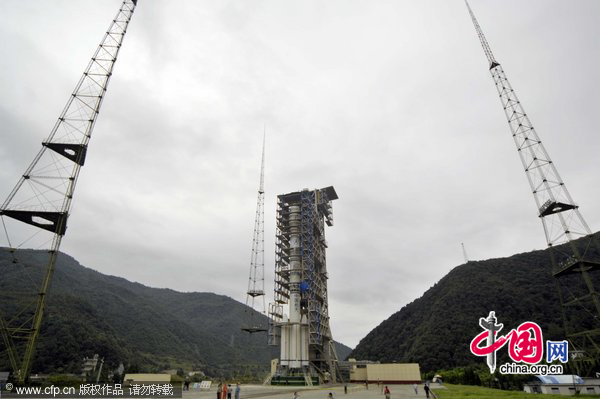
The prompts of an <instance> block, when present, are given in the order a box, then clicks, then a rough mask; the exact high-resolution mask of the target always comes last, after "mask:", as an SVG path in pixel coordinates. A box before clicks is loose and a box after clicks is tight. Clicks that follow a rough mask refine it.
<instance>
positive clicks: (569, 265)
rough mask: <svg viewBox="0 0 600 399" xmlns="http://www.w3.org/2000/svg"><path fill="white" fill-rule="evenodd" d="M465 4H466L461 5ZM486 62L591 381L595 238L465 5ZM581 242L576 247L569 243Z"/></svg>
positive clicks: (597, 328) (596, 355) (597, 317)
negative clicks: (529, 188) (530, 191)
mask: <svg viewBox="0 0 600 399" xmlns="http://www.w3.org/2000/svg"><path fill="white" fill-rule="evenodd" d="M465 2H466V1H465ZM466 5H467V8H468V10H469V14H470V15H471V19H472V21H473V24H474V26H475V30H476V31H477V35H478V36H479V39H480V41H481V45H482V47H483V51H484V53H485V55H486V57H487V60H488V62H489V70H490V73H491V75H492V78H493V80H494V84H495V85H496V89H497V91H498V95H499V97H500V101H501V103H502V107H503V109H504V113H505V115H506V119H507V120H508V124H509V126H510V130H511V133H512V136H513V139H514V142H515V144H516V146H517V151H518V153H519V157H520V158H521V162H522V164H523V168H524V169H525V174H526V175H527V179H528V181H529V185H530V187H531V190H532V193H533V197H534V199H535V203H536V209H537V212H538V217H539V218H540V220H541V221H542V225H543V228H544V234H545V236H546V242H547V244H548V247H550V248H551V251H550V252H551V261H552V269H553V270H552V274H553V276H554V277H555V278H556V282H557V286H558V293H559V297H560V301H561V307H562V316H563V321H564V325H565V330H566V334H567V339H568V340H569V342H570V344H571V345H570V346H571V349H570V352H571V355H572V361H574V363H575V364H576V365H577V368H578V370H577V372H578V373H583V375H591V373H592V371H593V369H594V367H596V366H597V365H598V361H599V359H600V300H599V298H598V292H597V291H596V289H595V288H594V284H593V281H592V277H591V275H592V273H594V272H596V271H598V270H599V269H600V263H599V262H598V259H597V254H596V253H595V251H596V245H597V243H596V242H595V241H596V240H595V238H594V236H593V235H592V231H591V230H590V228H589V227H588V225H587V223H586V222H585V220H584V219H583V216H582V215H581V213H580V211H579V207H578V206H577V204H576V203H575V202H574V201H573V198H572V197H571V195H570V194H569V191H568V190H567V186H566V185H565V183H564V182H563V180H562V179H561V177H560V175H559V174H558V171H557V169H556V166H555V165H554V163H553V162H552V160H551V159H550V156H549V155H548V152H547V151H546V149H545V148H544V145H543V144H542V141H541V140H540V137H539V136H538V134H537V132H536V131H535V129H534V127H533V125H532V123H531V121H530V120H529V117H528V116H527V113H526V112H525V110H524V109H523V106H522V105H521V102H520V101H519V99H518V98H517V95H516V93H515V91H514V89H513V88H512V86H511V84H510V82H509V81H508V78H507V77H506V74H505V73H504V70H503V69H502V66H501V65H500V63H499V62H498V61H497V60H496V58H495V57H494V54H493V53H492V50H491V48H490V46H489V44H488V42H487V40H486V38H485V36H484V35H483V31H482V30H481V27H480V26H479V23H478V22H477V19H476V18H475V15H474V14H473V11H472V10H471V7H470V6H469V4H468V3H466ZM577 239H580V240H579V241H578V243H576V242H575V241H574V240H577Z"/></svg>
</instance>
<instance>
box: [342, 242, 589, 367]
mask: <svg viewBox="0 0 600 399" xmlns="http://www.w3.org/2000/svg"><path fill="white" fill-rule="evenodd" d="M595 235H596V238H598V236H599V233H596V234H595ZM576 244H577V245H580V243H579V242H576ZM581 250H582V251H583V250H584V248H581ZM588 254H589V255H590V256H599V255H600V253H598V252H597V249H596V248H594V249H589V252H588ZM549 264H550V257H549V253H548V250H547V249H546V250H540V251H532V252H527V253H522V254H518V255H513V256H510V257H507V258H498V259H489V260H485V261H470V262H467V263H466V264H463V265H460V266H457V267H455V268H454V269H453V270H452V271H450V273H448V274H447V275H446V276H444V277H443V278H442V279H441V280H440V281H439V282H437V283H436V284H435V285H434V286H433V287H431V288H430V289H429V290H427V291H426V292H425V293H424V294H423V296H422V297H420V298H418V299H416V300H415V301H413V302H411V303H410V304H408V305H406V306H404V307H403V308H402V309H400V311H398V312H396V313H394V314H393V315H392V316H390V317H389V318H388V319H387V320H385V321H383V322H382V323H381V324H380V325H379V326H377V327H376V328H375V329H373V330H372V331H371V332H369V334H367V336H366V337H364V338H363V339H362V340H361V341H360V342H359V344H358V345H357V346H356V348H355V349H354V350H353V351H352V353H351V354H350V355H349V356H350V357H354V358H356V359H363V360H379V361H385V362H390V361H397V362H418V363H419V364H420V366H421V371H422V372H428V371H436V370H440V369H449V368H454V367H463V366H468V365H475V364H477V365H482V364H483V360H481V358H477V357H476V356H474V355H472V354H471V352H470V350H469V344H470V342H471V340H472V339H473V337H475V335H477V334H478V333H479V332H481V329H480V327H479V326H478V322H479V318H480V317H485V316H487V315H488V313H489V312H490V311H492V310H494V311H496V316H497V317H498V322H499V323H504V326H505V329H506V330H507V331H508V330H510V329H512V328H516V327H518V325H519V324H521V323H523V322H525V321H534V322H536V323H538V324H539V325H540V327H541V328H542V331H543V333H544V339H560V340H562V339H565V333H564V331H563V328H562V318H561V310H560V302H559V299H558V294H557V290H556V285H555V284H556V283H555V279H554V278H553V277H552V276H551V274H550V266H549ZM592 279H593V280H594V281H595V286H596V288H598V287H599V286H600V276H598V275H592ZM573 284H580V280H579V279H577V280H573ZM590 320H591V319H590V315H586V314H583V315H582V317H581V324H582V325H583V324H588V323H590ZM503 332H504V330H503ZM504 352H506V351H503V352H502V353H503V354H504ZM500 360H501V358H499V361H500Z"/></svg>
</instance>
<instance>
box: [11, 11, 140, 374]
mask: <svg viewBox="0 0 600 399" xmlns="http://www.w3.org/2000/svg"><path fill="white" fill-rule="evenodd" d="M136 5H137V0H124V1H123V3H122V5H121V6H120V8H119V11H118V12H117V14H116V16H115V18H114V19H113V20H112V22H111V23H110V25H109V28H108V30H107V31H106V33H105V34H104V37H103V39H102V42H101V43H100V45H99V46H98V48H97V49H96V52H95V53H94V55H93V57H92V59H91V60H90V62H89V64H88V65H87V67H86V69H85V72H84V73H83V76H82V77H81V78H80V79H79V82H78V83H77V85H76V86H75V90H74V91H73V93H72V94H71V95H70V96H69V99H68V101H67V104H66V105H65V107H64V109H63V111H62V112H61V114H60V116H59V118H58V120H57V122H56V124H55V125H54V127H53V128H52V130H51V132H50V135H49V136H48V138H47V139H46V140H45V141H44V142H43V143H42V148H41V150H40V151H39V152H38V154H37V155H36V156H35V158H34V160H33V162H31V164H30V165H29V167H28V168H27V170H26V171H25V173H24V174H23V176H22V177H21V178H20V179H19V182H18V183H17V185H16V186H15V187H14V189H13V190H12V191H11V192H10V194H9V195H8V198H7V199H6V200H5V201H4V203H2V205H1V207H0V216H1V219H2V225H3V230H4V232H5V233H6V243H7V248H0V251H2V252H4V255H6V254H7V253H8V256H9V258H10V259H11V261H10V262H4V263H0V267H2V273H3V275H4V276H11V275H12V276H13V277H15V278H16V280H18V281H22V280H21V279H23V280H26V281H27V283H28V284H30V286H29V287H28V288H30V289H32V290H34V291H35V292H34V293H33V295H32V297H33V298H25V297H20V299H22V300H23V302H30V303H29V304H28V305H27V306H25V307H23V308H19V309H16V308H14V309H13V308H8V309H6V308H1V310H2V311H3V312H2V313H5V314H0V333H1V335H2V340H3V343H4V346H5V350H6V352H7V355H8V358H9V361H10V364H11V367H12V369H13V370H14V373H15V376H16V377H17V379H18V380H19V381H20V382H23V381H25V380H26V379H27V377H28V375H29V372H30V370H31V363H32V358H33V353H34V350H35V344H36V338H37V337H38V335H39V333H40V327H41V324H42V317H43V314H44V307H45V304H46V294H47V292H48V288H49V285H50V281H51V280H52V275H53V272H54V268H55V264H56V258H57V256H58V251H59V248H60V243H61V240H62V238H63V236H64V235H65V232H66V229H67V218H68V216H69V211H70V209H71V202H72V200H73V193H74V190H75V185H76V183H77V179H78V177H79V172H80V170H81V167H82V166H83V164H84V162H85V156H86V153H87V148H88V143H89V141H90V138H91V135H92V130H93V129H94V125H95V124H96V120H97V117H98V112H99V110H100V106H101V105H102V101H103V100H104V96H105V94H106V88H107V86H108V82H109V80H110V77H111V76H112V71H113V67H114V64H115V61H116V59H117V55H118V54H119V50H120V49H121V44H122V42H123V38H124V36H125V33H126V32H127V26H128V25H129V21H130V20H131V17H132V15H133V12H134V10H135V7H136ZM24 245H27V246H28V247H30V248H45V249H48V251H47V254H48V255H47V261H46V266H45V270H44V271H43V273H42V274H41V275H42V276H43V277H42V279H41V281H35V276H36V273H35V272H34V271H33V270H32V268H31V265H30V264H28V260H29V257H30V256H31V254H32V252H31V251H27V250H24V249H21V247H22V246H24ZM0 255H2V254H0ZM37 275H40V273H39V272H37ZM13 281H15V280H13ZM6 288H7V287H2V286H0V291H3V290H4V289H6ZM21 288H23V287H21ZM4 292H5V293H6V292H7V291H4ZM17 294H19V295H21V294H22V295H26V294H27V293H26V292H25V291H24V290H21V291H19V292H17ZM30 294H31V293H30Z"/></svg>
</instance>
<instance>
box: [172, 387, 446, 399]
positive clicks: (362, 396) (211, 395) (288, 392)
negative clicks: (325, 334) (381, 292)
mask: <svg viewBox="0 0 600 399" xmlns="http://www.w3.org/2000/svg"><path fill="white" fill-rule="evenodd" d="M430 386H431V388H432V389H433V390H434V392H435V390H438V389H446V388H445V387H444V386H443V385H438V384H431V385H430ZM232 387H233V388H234V389H235V385H232ZM388 388H389V389H390V392H391V395H390V399H415V398H425V391H424V390H423V384H420V385H419V386H418V388H417V391H418V394H415V391H414V389H413V386H412V384H411V385H388ZM294 392H298V395H299V396H300V399H327V397H328V395H329V392H331V393H333V398H334V399H385V395H383V392H382V389H381V388H378V387H377V385H373V384H369V389H368V390H367V389H365V386H364V385H358V384H348V394H344V386H343V385H335V386H332V385H324V386H319V387H289V386H263V385H241V392H240V393H241V394H240V399H255V398H269V399H292V397H293V396H294ZM231 397H232V399H235V395H233V392H232V396H231ZM183 398H184V399H217V387H216V386H213V387H212V388H211V389H210V390H209V391H199V390H190V391H184V392H183Z"/></svg>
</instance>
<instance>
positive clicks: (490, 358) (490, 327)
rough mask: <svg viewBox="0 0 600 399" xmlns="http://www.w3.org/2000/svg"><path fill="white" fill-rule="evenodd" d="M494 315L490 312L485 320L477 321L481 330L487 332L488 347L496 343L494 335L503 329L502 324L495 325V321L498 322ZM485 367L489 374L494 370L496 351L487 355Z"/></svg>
mask: <svg viewBox="0 0 600 399" xmlns="http://www.w3.org/2000/svg"><path fill="white" fill-rule="evenodd" d="M495 313H496V312H494V311H491V312H490V314H489V315H488V317H487V319H484V318H483V317H482V318H480V319H479V325H480V326H481V328H483V329H484V330H487V331H488V337H487V346H488V347H490V346H492V345H493V344H494V342H496V333H497V332H498V331H500V330H502V327H504V324H496V321H498V320H497V319H496V315H495ZM487 365H488V367H489V368H490V373H493V372H494V370H496V351H494V352H491V353H489V354H488V355H487Z"/></svg>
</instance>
